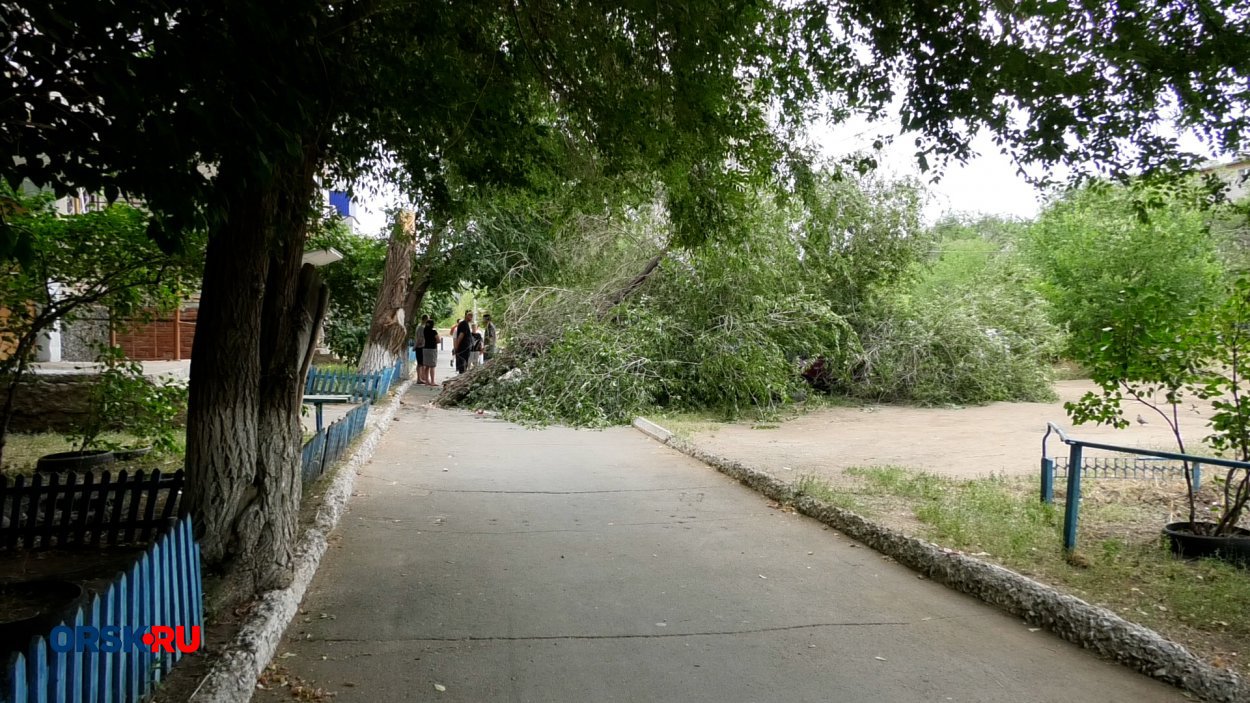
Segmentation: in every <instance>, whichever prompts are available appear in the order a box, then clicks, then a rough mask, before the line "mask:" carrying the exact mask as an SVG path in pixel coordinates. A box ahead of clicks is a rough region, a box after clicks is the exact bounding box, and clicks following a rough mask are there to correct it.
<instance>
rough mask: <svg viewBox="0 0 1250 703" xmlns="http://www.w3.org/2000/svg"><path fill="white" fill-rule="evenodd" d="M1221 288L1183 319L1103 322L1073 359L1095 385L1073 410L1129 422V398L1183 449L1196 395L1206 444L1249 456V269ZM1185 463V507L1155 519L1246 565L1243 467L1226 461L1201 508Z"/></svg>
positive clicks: (1200, 549)
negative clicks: (1088, 349) (1091, 348)
mask: <svg viewBox="0 0 1250 703" xmlns="http://www.w3.org/2000/svg"><path fill="white" fill-rule="evenodd" d="M1222 293H1223V295H1221V296H1219V297H1218V298H1217V299H1215V300H1214V301H1211V302H1209V303H1206V304H1204V305H1202V306H1201V307H1200V308H1198V309H1195V310H1194V311H1192V313H1191V314H1190V315H1187V316H1186V317H1185V318H1184V319H1181V320H1175V321H1172V322H1171V323H1166V322H1160V321H1158V320H1155V321H1154V322H1155V325H1154V327H1153V329H1152V328H1151V327H1150V325H1146V324H1143V320H1145V321H1147V322H1150V321H1151V320H1150V318H1149V317H1138V318H1136V319H1133V320H1125V321H1123V324H1124V326H1125V327H1124V328H1117V327H1115V326H1112V327H1110V328H1108V329H1105V330H1104V337H1103V344H1102V345H1100V346H1099V347H1098V350H1097V353H1096V354H1091V355H1090V356H1089V357H1087V358H1085V359H1082V360H1081V361H1082V362H1084V363H1087V364H1088V365H1089V368H1090V370H1091V377H1092V378H1093V379H1094V380H1095V381H1096V382H1097V383H1098V384H1099V385H1100V386H1101V393H1093V392H1091V393H1087V394H1086V395H1085V396H1084V397H1083V398H1081V399H1080V400H1079V401H1078V402H1076V403H1068V404H1067V406H1066V407H1067V410H1068V412H1069V414H1070V415H1071V417H1072V419H1073V420H1074V421H1075V422H1076V423H1078V424H1079V423H1082V422H1091V421H1092V422H1097V423H1100V424H1110V425H1113V426H1115V427H1119V428H1123V427H1127V426H1128V424H1129V422H1128V420H1127V419H1126V418H1125V416H1124V408H1123V407H1122V406H1121V403H1122V401H1126V400H1127V401H1131V402H1134V403H1136V404H1137V407H1138V408H1142V409H1144V412H1145V415H1147V416H1149V417H1150V418H1151V419H1152V420H1162V422H1163V423H1164V424H1165V425H1166V426H1167V427H1168V429H1169V430H1170V432H1171V434H1172V436H1173V437H1174V438H1175V441H1176V445H1177V447H1178V449H1179V451H1180V453H1182V454H1185V453H1187V450H1186V444H1185V438H1184V436H1183V435H1182V432H1181V423H1180V418H1181V416H1182V415H1183V414H1184V413H1187V412H1196V411H1197V410H1198V407H1197V404H1196V403H1195V402H1194V400H1199V401H1203V402H1205V403H1206V404H1208V405H1209V407H1210V408H1211V411H1212V412H1211V414H1210V420H1209V422H1208V426H1209V427H1210V428H1211V434H1210V435H1209V436H1207V437H1206V438H1205V445H1206V448H1207V449H1209V450H1210V451H1211V452H1212V453H1213V454H1215V455H1217V456H1221V457H1225V458H1230V459H1234V460H1237V461H1241V462H1250V399H1248V398H1247V393H1250V387H1248V385H1247V384H1248V379H1250V276H1242V277H1240V278H1238V279H1236V280H1235V281H1233V282H1232V283H1230V284H1228V285H1227V287H1225V288H1223V289H1222ZM1130 347H1131V348H1130ZM1139 417H1140V416H1139ZM1140 419H1145V418H1144V417H1142V418H1140ZM1183 469H1184V474H1185V485H1186V498H1187V505H1188V514H1187V515H1186V519H1184V520H1178V521H1174V522H1171V523H1169V524H1167V525H1165V526H1164V528H1163V533H1164V535H1165V536H1166V538H1167V540H1168V543H1169V544H1170V546H1171V548H1172V550H1173V551H1174V552H1175V553H1177V554H1179V555H1182V556H1186V557H1205V556H1218V557H1220V558H1223V559H1225V560H1227V561H1230V562H1234V563H1241V564H1244V565H1250V530H1247V529H1245V528H1242V527H1240V526H1239V524H1238V523H1239V522H1240V521H1241V518H1242V516H1243V515H1245V514H1246V506H1247V504H1248V503H1250V469H1246V468H1228V469H1227V470H1225V472H1224V475H1223V476H1222V478H1217V479H1216V483H1217V485H1218V486H1219V491H1218V493H1219V496H1220V501H1219V503H1218V504H1216V505H1213V506H1210V507H1209V508H1206V506H1204V508H1206V509H1205V510H1203V511H1201V512H1202V513H1203V514H1201V515H1200V514H1199V513H1200V509H1199V497H1198V494H1197V490H1196V489H1195V486H1194V482H1193V471H1192V469H1193V467H1192V466H1191V462H1189V461H1186V462H1184V466H1183Z"/></svg>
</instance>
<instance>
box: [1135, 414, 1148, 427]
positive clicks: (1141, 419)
mask: <svg viewBox="0 0 1250 703" xmlns="http://www.w3.org/2000/svg"><path fill="white" fill-rule="evenodd" d="M1137 424H1139V425H1149V424H1150V423H1149V422H1146V418H1144V417H1142V416H1141V415H1140V414H1138V416H1137Z"/></svg>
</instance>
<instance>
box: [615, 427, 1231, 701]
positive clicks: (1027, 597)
mask: <svg viewBox="0 0 1250 703" xmlns="http://www.w3.org/2000/svg"><path fill="white" fill-rule="evenodd" d="M633 424H634V427H635V428H636V429H638V430H639V431H641V432H642V433H643V434H645V435H647V436H648V437H651V438H652V439H655V440H657V441H659V442H660V443H662V444H665V445H667V446H669V447H672V448H673V449H676V450H677V451H679V452H681V453H683V454H686V455H688V456H691V457H693V458H695V459H698V460H699V461H702V462H703V463H705V464H708V465H709V466H711V467H712V468H714V469H716V470H717V471H720V472H721V473H723V474H725V475H727V476H729V477H730V478H733V479H735V480H737V481H738V482H740V483H743V484H745V485H746V486H748V487H750V488H752V489H754V490H756V491H757V492H759V493H761V494H763V495H765V496H767V497H768V498H771V499H773V500H776V501H778V502H783V503H789V504H791V505H793V506H794V508H795V509H796V510H797V511H798V512H800V513H802V514H804V515H806V516H808V517H811V518H814V519H816V520H818V521H820V522H822V523H824V524H826V525H828V526H829V527H832V528H834V529H836V530H838V531H839V532H842V533H843V534H845V535H846V536H847V537H850V538H852V539H854V540H857V541H859V542H862V543H863V544H865V545H867V546H869V547H872V548H873V549H875V550H877V551H878V552H881V553H882V554H885V555H887V556H890V557H892V558H893V559H895V560H896V561H898V562H899V563H900V564H903V565H904V566H907V567H909V568H911V569H913V570H915V571H918V572H920V573H921V574H923V575H925V576H927V577H929V578H931V579H933V580H934V581H936V582H938V583H941V584H943V585H945V586H948V587H950V588H953V589H955V590H958V591H963V592H964V593H967V594H969V595H972V596H975V597H976V598H980V599H981V600H983V601H985V602H986V603H989V604H991V605H995V606H997V607H999V608H1001V609H1002V610H1005V611H1007V612H1009V613H1011V614H1013V615H1017V616H1019V617H1022V618H1024V619H1025V620H1026V621H1028V622H1029V623H1030V624H1033V625H1038V626H1041V627H1045V628H1046V629H1048V630H1051V631H1052V632H1054V633H1055V634H1057V635H1059V636H1060V637H1062V638H1063V639H1065V640H1068V641H1069V642H1072V643H1073V644H1077V645H1080V646H1081V647H1083V648H1085V649H1091V650H1093V651H1095V652H1097V653H1098V654H1100V655H1102V656H1103V657H1105V658H1107V659H1110V660H1112V661H1115V662H1117V663H1119V664H1123V665H1124V666H1127V667H1129V668H1131V669H1133V670H1135V671H1138V672H1140V673H1143V674H1146V675H1147V676H1150V677H1152V678H1155V679H1158V680H1159V681H1163V682H1165V683H1169V684H1171V685H1173V686H1176V687H1177V688H1179V689H1181V690H1183V691H1187V692H1189V693H1192V694H1194V695H1195V696H1197V697H1198V698H1200V699H1201V700H1204V701H1210V702H1211V703H1238V702H1242V703H1244V702H1245V701H1250V682H1247V681H1245V680H1243V679H1242V678H1241V677H1239V676H1238V675H1237V674H1235V673H1233V672H1231V671H1227V670H1224V669H1218V668H1216V667H1214V666H1211V665H1210V664H1208V663H1206V662H1205V661H1203V660H1202V659H1200V658H1198V657H1197V656H1194V654H1192V653H1191V652H1190V651H1189V650H1187V649H1185V648H1184V647H1182V646H1181V645H1179V644H1177V643H1175V642H1173V641H1171V640H1169V639H1166V638H1164V637H1163V636H1162V635H1160V634H1159V633H1157V632H1155V631H1154V630H1151V629H1149V628H1146V627H1142V626H1141V625H1138V624H1136V623H1133V622H1129V621H1128V620H1125V619H1124V618H1122V617H1120V616H1119V615H1117V614H1115V613H1114V612H1112V611H1110V610H1108V609H1106V608H1102V607H1099V606H1096V605H1092V604H1090V603H1087V602H1085V601H1083V600H1081V599H1080V598H1077V597H1075V596H1071V595H1068V594H1065V593H1062V592H1060V591H1058V590H1056V589H1054V588H1052V587H1050V586H1047V585H1045V584H1043V583H1040V582H1038V581H1034V580H1033V579H1031V578H1028V577H1027V576H1023V575H1021V574H1018V573H1016V572H1014V571H1011V570H1009V569H1006V568H1003V567H1001V566H998V565H996V564H990V563H989V562H985V561H981V560H980V559H976V558H973V557H970V556H967V555H965V554H963V553H960V552H956V551H953V550H950V549H945V548H943V547H939V546H937V545H935V544H932V543H930V542H926V541H924V540H921V539H916V538H914V537H908V536H906V535H904V534H903V533H901V532H897V531H895V530H891V529H889V528H886V527H883V526H881V525H878V524H875V523H873V522H871V521H869V520H867V519H865V518H864V517H862V516H860V515H857V514H856V513H853V512H851V511H849V510H844V509H842V508H839V507H836V506H833V505H830V504H828V503H826V502H824V501H820V500H816V499H815V498H812V497H811V496H807V495H803V494H802V493H800V492H798V491H796V490H795V489H794V488H792V487H791V486H790V485H789V484H787V483H785V482H784V481H781V480H779V479H776V478H774V477H772V476H770V475H768V474H766V473H764V472H762V471H760V470H758V469H754V468H752V467H749V466H747V465H745V464H743V463H741V462H738V461H733V460H731V459H726V458H725V457H722V456H718V455H716V454H713V453H711V452H708V451H705V450H703V449H700V448H699V447H697V446H695V445H694V444H692V443H690V442H687V441H686V440H683V439H681V438H680V437H677V436H675V435H673V433H672V432H670V431H668V430H667V429H665V428H663V427H660V426H659V425H657V424H655V423H654V422H651V421H650V420H647V419H645V418H641V417H640V418H636V419H635V420H634V423H633Z"/></svg>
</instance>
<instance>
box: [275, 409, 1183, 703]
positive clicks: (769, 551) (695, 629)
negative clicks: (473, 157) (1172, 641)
mask: <svg viewBox="0 0 1250 703" xmlns="http://www.w3.org/2000/svg"><path fill="white" fill-rule="evenodd" d="M420 393H421V391H414V392H413V395H412V396H411V397H410V399H409V402H408V404H407V405H404V406H402V407H400V409H399V411H398V414H397V415H396V416H395V418H396V420H398V422H395V423H394V425H393V429H391V431H389V432H388V433H387V434H386V436H385V437H384V438H383V440H382V443H381V445H380V446H379V447H378V450H377V452H376V453H375V454H374V456H373V459H372V461H371V462H370V463H369V464H367V465H366V466H364V467H362V468H361V469H360V474H359V476H358V477H357V478H356V484H355V488H354V491H355V497H354V498H352V499H351V503H350V504H349V505H348V512H347V513H346V514H344V516H343V518H342V521H341V522H340V523H339V527H338V529H337V530H336V532H335V533H334V535H333V536H332V537H331V539H330V542H331V547H330V548H329V550H328V551H327V552H326V555H325V558H324V559H323V561H322V563H321V567H320V569H319V570H318V572H317V574H316V576H315V577H314V579H313V582H312V584H311V585H310V587H309V589H308V591H307V594H306V596H305V599H304V602H303V604H302V605H301V606H300V610H301V612H305V613H309V614H314V613H321V614H322V615H320V616H316V615H309V616H297V617H296V618H295V619H294V620H293V621H292V622H291V625H290V626H289V628H288V630H287V632H286V635H285V637H284V639H283V640H282V642H281V643H280V644H279V647H278V650H277V651H278V652H279V653H280V656H281V657H282V658H281V660H280V661H279V662H277V663H278V664H279V666H280V667H281V668H282V669H283V670H285V673H286V674H289V678H290V679H291V680H303V682H304V684H303V685H305V686H306V687H308V688H310V689H324V690H325V691H327V692H328V693H333V694H336V695H335V696H334V701H335V703H384V702H389V701H418V700H420V701H425V700H428V701H503V702H517V703H520V702H529V701H534V702H538V701H542V702H551V703H597V702H599V701H680V702H681V703H701V702H708V703H739V702H742V703H746V702H749V701H756V702H759V703H771V702H773V701H786V702H788V703H818V702H819V703H824V702H826V701H837V702H838V703H869V702H872V703H904V702H906V703H921V702H927V701H937V702H938V703H941V702H942V701H946V700H953V701H964V702H967V701H977V702H980V703H998V702H1006V701H1019V702H1021V703H1024V702H1028V703H1068V702H1070V701H1099V703H1113V702H1115V703H1157V702H1162V701H1177V700H1182V696H1181V695H1180V694H1179V691H1177V690H1176V689H1173V688H1169V687H1167V686H1164V685H1162V684H1160V683H1158V682H1155V681H1152V680H1150V679H1148V678H1146V677H1145V676H1142V675H1140V674H1136V673H1134V672H1132V671H1130V670H1129V669H1127V668H1124V667H1121V666H1117V665H1116V664H1113V663H1110V662H1107V661H1104V660H1101V659H1099V658H1097V657H1096V656H1095V655H1093V654H1091V653H1089V652H1086V651H1083V650H1081V649H1080V648H1078V647H1076V646H1074V645H1071V644H1069V643H1067V642H1064V641H1062V640H1060V639H1058V638H1057V637H1055V636H1053V635H1051V634H1049V633H1047V632H1045V631H1032V630H1031V629H1030V628H1029V626H1028V625H1026V624H1025V623H1023V622H1021V621H1020V619H1019V618H1017V617H1012V616H1008V615H1005V614H1004V613H1002V612H1000V611H998V610H995V609H994V608H992V607H990V606H988V605H985V604H984V603H981V602H979V601H976V600H974V599H972V598H970V597H968V596H965V595H963V594H960V593H957V592H955V591H952V590H949V589H946V588H944V587H943V586H941V585H939V584H936V583H933V582H932V581H930V580H927V579H920V578H917V577H916V574H915V572H912V571H910V570H908V569H907V568H905V567H903V566H900V565H899V564H896V563H893V562H891V561H887V560H885V559H882V558H881V555H880V554H878V553H876V552H874V551H872V550H871V549H867V548H865V547H863V546H862V545H858V544H855V543H854V542H852V541H851V540H849V539H847V538H846V537H844V536H842V535H840V534H838V533H836V532H834V531H832V530H829V529H827V528H825V527H824V526H823V525H821V524H820V523H818V522H816V521H814V520H810V519H808V518H805V517H802V516H799V515H795V514H793V513H787V512H784V511H782V510H779V509H777V508H776V507H775V505H773V504H770V502H769V501H768V500H766V499H765V498H763V497H761V496H760V495H758V494H756V493H754V492H752V491H751V490H749V489H747V488H745V487H743V486H741V485H740V484H738V483H736V482H735V481H733V480H731V479H729V478H728V477H726V476H723V475H721V474H720V473H717V472H716V471H714V470H712V469H710V468H708V467H707V466H705V465H703V464H701V463H699V462H697V461H695V460H693V459H690V458H689V457H686V456H684V455H681V454H678V453H677V452H675V451H673V450H672V449H669V448H668V447H665V446H663V445H660V444H658V443H656V442H654V441H652V440H650V439H647V438H646V437H644V436H643V435H641V434H640V433H638V432H636V431H635V430H634V429H632V428H621V427H615V428H609V429H607V430H603V431H597V432H582V431H576V430H572V429H567V428H549V429H543V430H532V429H525V428H522V427H518V426H516V425H512V424H510V423H506V422H502V421H498V420H493V419H486V418H483V417H482V416H478V415H473V414H470V413H466V412H462V411H455V410H441V409H438V408H431V407H428V406H425V405H423V404H420V403H417V402H413V400H415V399H416V398H419V397H421V396H420V395H419V394H420ZM418 423H419V426H420V432H413V431H405V429H404V428H413V427H417V426H418ZM448 437H463V438H471V439H469V440H467V441H457V442H455V443H454V444H453V445H452V448H451V449H447V442H446V439H447V438H448ZM290 695H291V694H290V692H289V690H285V689H283V688H282V687H279V686H273V687H271V688H270V689H269V690H258V691H256V695H255V697H254V698H253V700H254V701H258V703H279V702H280V701H289V700H290Z"/></svg>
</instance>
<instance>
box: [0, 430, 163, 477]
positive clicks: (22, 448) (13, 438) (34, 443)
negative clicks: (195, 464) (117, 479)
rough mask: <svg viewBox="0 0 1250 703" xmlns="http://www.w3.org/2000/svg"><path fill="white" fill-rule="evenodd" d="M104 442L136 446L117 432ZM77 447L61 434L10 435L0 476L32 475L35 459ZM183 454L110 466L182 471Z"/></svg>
mask: <svg viewBox="0 0 1250 703" xmlns="http://www.w3.org/2000/svg"><path fill="white" fill-rule="evenodd" d="M100 439H101V440H102V441H105V442H116V443H118V444H121V445H123V446H135V445H138V444H139V440H138V438H136V437H135V436H134V435H129V434H125V433H121V432H106V433H104V434H103V435H101V436H100ZM77 448H78V447H76V446H74V445H72V444H70V442H69V441H68V440H66V439H65V437H63V436H62V435H59V434H56V433H54V432H41V433H33V434H23V433H17V432H10V433H9V434H8V436H7V437H6V442H5V445H4V466H3V467H0V473H4V474H6V475H10V476H12V475H16V474H28V475H29V474H33V473H34V472H35V464H36V463H38V461H39V457H41V456H44V455H46V454H55V453H57V452H70V451H74V450H75V449H77ZM182 457H183V452H182V451H178V452H176V453H172V454H156V453H152V454H148V455H146V456H142V457H139V458H138V459H135V460H134V461H128V462H124V463H123V462H118V463H115V464H113V465H111V467H115V468H118V469H128V470H129V469H136V468H143V469H160V470H161V471H166V470H169V471H176V470H177V469H180V468H182Z"/></svg>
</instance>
